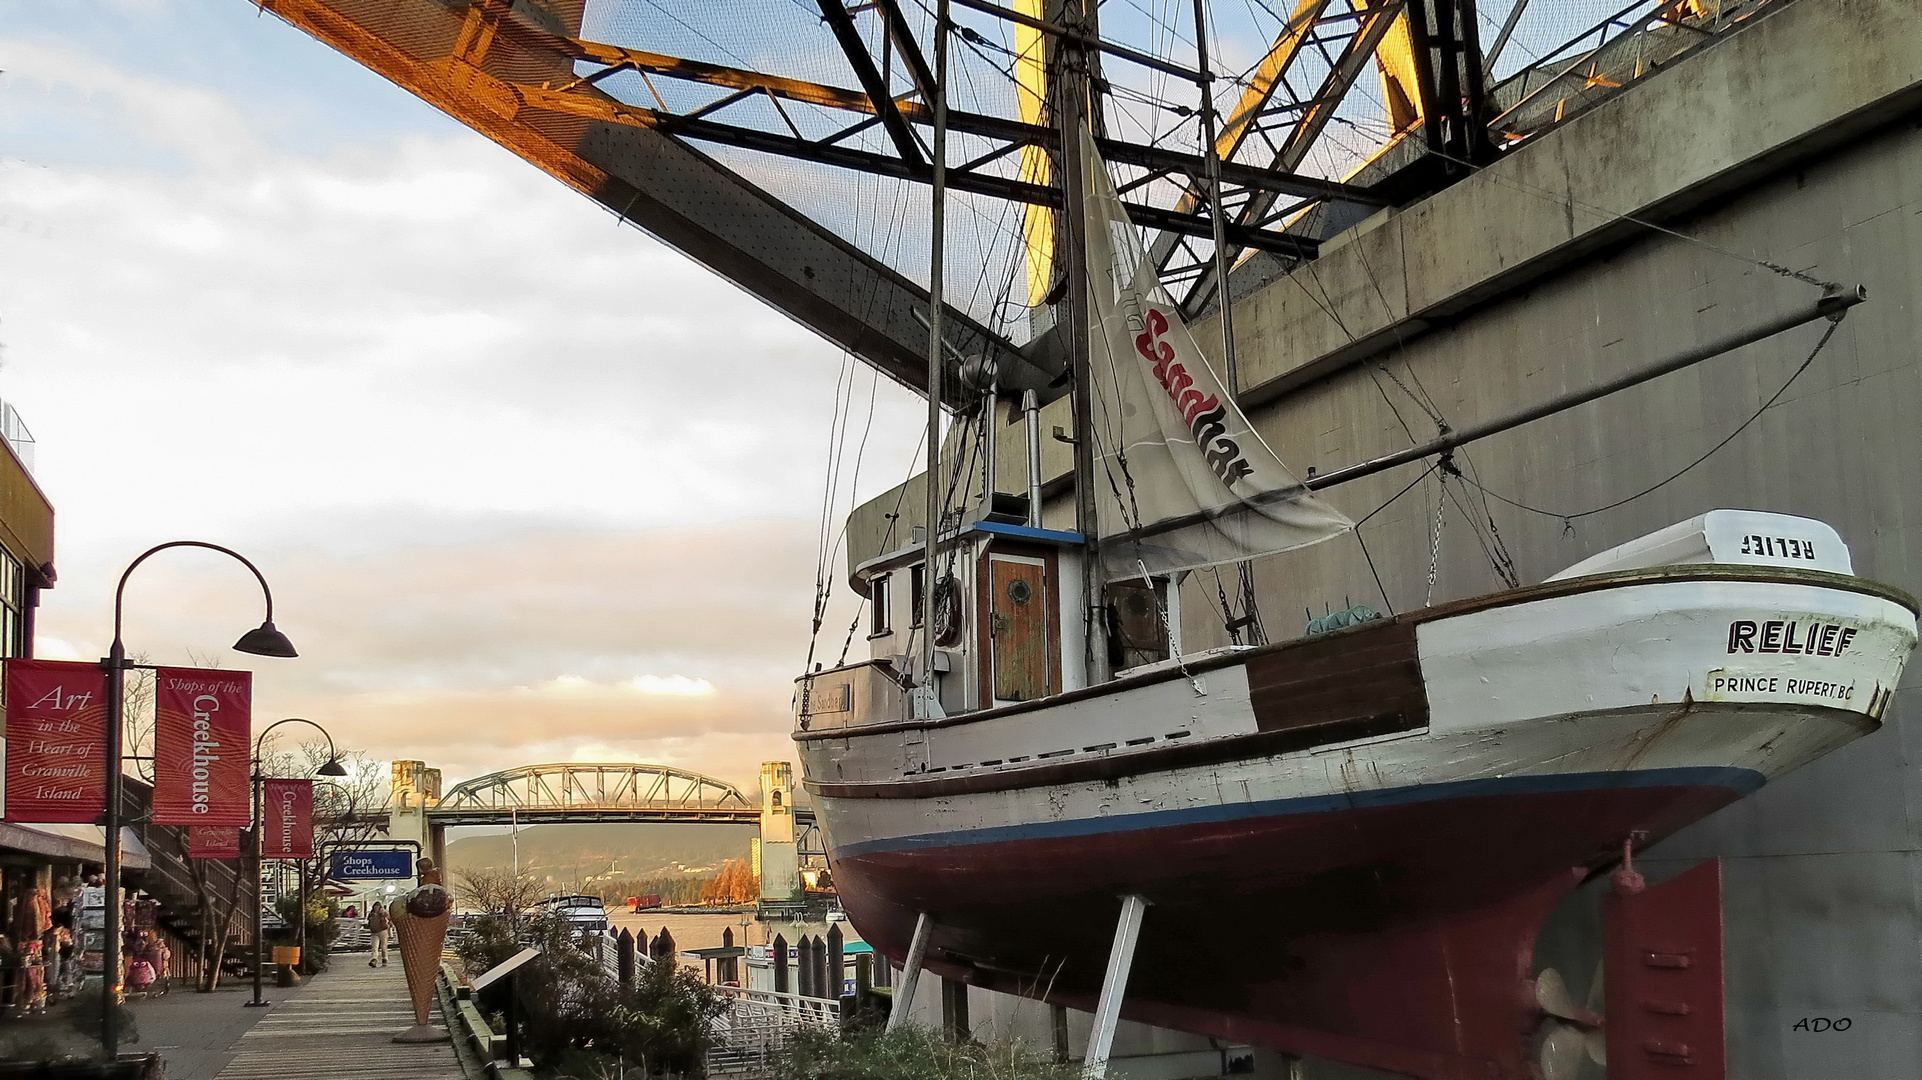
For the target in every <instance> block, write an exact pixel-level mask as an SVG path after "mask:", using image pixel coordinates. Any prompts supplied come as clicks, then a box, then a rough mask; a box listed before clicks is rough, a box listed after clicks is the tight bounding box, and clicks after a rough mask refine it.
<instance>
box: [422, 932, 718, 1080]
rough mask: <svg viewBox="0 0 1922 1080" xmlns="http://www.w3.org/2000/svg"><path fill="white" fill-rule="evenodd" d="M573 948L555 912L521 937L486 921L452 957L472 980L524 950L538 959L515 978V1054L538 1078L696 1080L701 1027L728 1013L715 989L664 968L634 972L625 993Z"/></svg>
mask: <svg viewBox="0 0 1922 1080" xmlns="http://www.w3.org/2000/svg"><path fill="white" fill-rule="evenodd" d="M579 940H580V938H579V935H578V934H577V933H576V932H575V930H574V928H573V927H572V926H570V925H569V924H568V922H567V920H566V919H563V918H561V917H560V916H559V915H558V914H556V913H547V912H543V913H540V914H536V915H533V916H531V917H528V918H526V919H523V920H520V921H519V925H518V928H517V927H516V926H515V923H514V922H513V921H512V920H510V919H508V918H504V917H492V916H483V917H481V918H479V919H476V920H474V922H473V923H472V924H470V926H469V927H468V929H467V931H466V932H465V933H464V934H463V935H462V937H461V939H460V942H459V944H458V945H457V946H456V950H457V953H458V955H459V956H460V958H461V962H462V964H463V965H464V966H465V967H466V969H467V972H468V974H469V976H470V977H472V976H474V975H478V974H481V973H482V972H485V971H486V970H487V969H488V968H490V967H492V966H493V965H495V964H498V963H500V962H501V961H502V960H505V959H507V958H508V957H509V956H512V955H513V954H515V953H517V952H519V951H520V950H521V949H522V948H524V947H527V946H532V947H534V948H537V949H539V950H540V951H541V957H540V959H538V960H534V961H531V962H529V963H528V964H526V965H525V966H523V967H522V968H520V970H518V971H516V972H515V973H514V984H515V994H516V998H517V1000H518V1003H519V1009H518V1012H519V1016H520V1028H521V1046H522V1049H523V1051H524V1052H525V1053H526V1054H527V1056H528V1057H530V1058H533V1059H534V1063H535V1065H536V1066H537V1067H539V1068H541V1069H542V1070H544V1071H548V1072H554V1073H558V1072H565V1073H567V1074H569V1075H589V1074H591V1072H592V1069H593V1066H594V1065H595V1063H596V1062H599V1063H602V1064H607V1065H609V1066H611V1067H614V1068H616V1069H618V1068H620V1067H622V1066H635V1067H638V1068H640V1069H641V1070H642V1072H643V1074H644V1075H648V1076H660V1075H685V1074H698V1072H699V1071H700V1068H701V1063H702V1059H703V1057H704V1055H705V1054H706V1052H707V1046H708V1033H707V1028H708V1023H709V1021H711V1020H712V1019H713V1018H714V1017H715V1016H717V1015H719V1014H720V1012H721V1010H722V1009H723V1008H724V1007H725V1006H724V1004H723V1003H722V1001H721V999H720V996H719V995H718V994H717V993H715V991H714V990H713V988H711V987H709V986H708V985H707V984H706V983H703V982H701V980H700V979H699V977H698V976H696V975H695V974H694V973H693V972H692V971H689V970H687V969H684V968H676V967H672V966H669V965H666V964H641V965H640V967H639V970H638V971H637V972H636V973H635V980H634V985H633V986H632V987H627V988H623V987H622V986H621V985H620V983H619V982H618V981H616V980H615V979H614V977H613V976H612V975H610V974H609V973H608V971H607V969H606V968H605V967H603V966H602V965H601V962H600V959H599V958H598V957H596V956H591V955H589V954H588V953H587V952H586V951H584V950H583V949H582V948H581V947H580V945H579ZM616 1075H618V1073H616Z"/></svg>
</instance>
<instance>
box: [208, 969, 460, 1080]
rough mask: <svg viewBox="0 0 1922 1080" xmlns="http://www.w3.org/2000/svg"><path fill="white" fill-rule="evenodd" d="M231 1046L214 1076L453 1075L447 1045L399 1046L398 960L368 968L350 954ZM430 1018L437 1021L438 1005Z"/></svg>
mask: <svg viewBox="0 0 1922 1080" xmlns="http://www.w3.org/2000/svg"><path fill="white" fill-rule="evenodd" d="M283 993H284V994H285V995H286V996H284V997H282V998H281V1000H280V1002H279V1003H278V1004H276V1005H274V1006H273V1007H272V1008H271V1009H269V1010H267V1012H266V1015H264V1016H262V1017H261V1019H260V1021H259V1022H258V1023H256V1024H255V1025H254V1026H253V1027H252V1028H251V1029H249V1030H248V1031H247V1033H246V1034H245V1035H243V1036H241V1037H240V1041H239V1042H238V1043H236V1044H235V1045H234V1047H233V1049H234V1057H233V1060H232V1061H229V1062H228V1063H227V1066H226V1068H224V1069H222V1070H221V1071H220V1074H219V1076H218V1080H293V1078H296V1077H299V1078H301V1080H460V1077H461V1076H462V1073H461V1067H460V1062H459V1060H458V1059H457V1058H456V1057H455V1056H454V1050H453V1048H452V1047H451V1046H450V1045H449V1044H447V1043H439V1044H436V1045H430V1046H420V1045H402V1044H399V1043H395V1042H393V1041H391V1040H392V1037H393V1035H394V1033H395V1032H397V1031H401V1030H403V1029H405V1028H407V1027H410V1026H412V1024H413V1023H414V1012H413V1007H412V1006H411V1005H409V1004H408V999H407V980H406V979H405V978H404V977H403V976H402V975H401V971H400V964H399V963H398V962H396V963H395V964H394V965H393V966H392V967H386V968H378V969H374V968H369V967H368V966H367V965H366V964H364V963H360V962H358V961H357V960H356V959H355V958H354V957H353V956H352V955H351V954H349V955H347V956H343V957H340V958H339V959H338V960H337V962H336V963H335V964H334V967H333V970H331V971H328V972H327V973H326V974H324V975H320V976H317V977H316V978H315V979H314V980H313V981H312V982H310V983H309V984H308V985H307V986H304V987H302V988H300V989H299V990H295V991H291V992H287V991H283ZM435 1013H436V1015H435V1017H434V1021H435V1023H437V1024H440V1025H441V1026H443V1027H445V1026H446V1024H445V1021H444V1019H443V1018H441V1017H440V1016H439V1015H438V1013H439V1007H438V1006H436V1008H435Z"/></svg>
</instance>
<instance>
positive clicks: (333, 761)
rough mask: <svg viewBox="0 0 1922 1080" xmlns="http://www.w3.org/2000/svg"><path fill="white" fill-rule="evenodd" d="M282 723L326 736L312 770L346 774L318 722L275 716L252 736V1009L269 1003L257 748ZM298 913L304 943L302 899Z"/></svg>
mask: <svg viewBox="0 0 1922 1080" xmlns="http://www.w3.org/2000/svg"><path fill="white" fill-rule="evenodd" d="M282 724H306V725H307V726H308V727H310V728H313V729H314V730H315V731H318V732H320V735H321V737H322V738H324V739H326V740H327V763H326V764H324V765H322V766H321V767H320V768H318V769H315V770H314V771H315V772H316V773H318V774H320V775H321V776H346V775H347V769H346V767H344V766H343V765H341V763H340V751H338V750H336V749H334V737H333V736H332V735H330V734H328V732H327V729H326V728H324V727H321V726H320V725H319V724H316V723H314V722H313V721H312V720H308V719H305V718H303V717H299V716H290V717H288V718H287V719H285V720H276V721H274V722H273V723H271V724H268V725H267V726H266V727H265V728H263V729H262V730H261V732H260V734H259V735H258V736H257V737H256V738H255V739H254V760H253V767H254V776H253V788H254V828H253V833H254V999H253V1000H252V1001H249V1002H247V1003H246V1005H247V1007H248V1008H252V1009H259V1008H265V1007H266V1006H267V1005H269V1004H271V1002H268V1001H267V1000H266V999H264V998H262V997H261V996H260V992H261V982H260V975H261V969H262V968H263V966H264V964H263V961H264V960H265V959H266V953H265V952H264V951H263V950H264V948H265V946H264V945H263V943H262V941H261V938H262V937H263V936H264V935H263V934H262V931H263V930H264V927H263V925H262V923H263V921H264V920H263V918H262V914H261V909H262V906H263V905H264V903H265V900H266V897H265V896H264V895H263V893H262V892H261V887H260V871H261V864H262V863H263V862H265V861H266V860H265V858H264V857H263V856H262V854H261V852H262V847H261V835H260V834H261V833H262V831H264V826H265V821H264V820H263V817H264V815H263V814H262V812H261V805H260V803H261V797H260V788H261V781H262V780H264V779H266V778H265V777H264V776H263V775H262V774H261V771H260V748H261V747H262V746H265V745H266V743H267V735H268V733H269V732H272V731H273V730H274V729H275V728H277V727H279V726H280V725H282ZM275 888H279V886H275ZM302 888H303V889H304V888H305V883H304V882H303V884H302ZM298 914H299V916H300V927H301V938H302V944H303V945H304V944H305V943H306V941H305V939H306V935H307V910H306V906H305V904H304V903H303V904H302V907H301V910H300V911H299V913H298Z"/></svg>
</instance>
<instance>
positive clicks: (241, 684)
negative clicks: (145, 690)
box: [153, 668, 254, 826]
mask: <svg viewBox="0 0 1922 1080" xmlns="http://www.w3.org/2000/svg"><path fill="white" fill-rule="evenodd" d="M154 675H155V678H156V683H155V693H154V738H153V742H154V750H153V756H154V770H153V771H154V786H153V819H154V823H155V824H157V825H235V826H239V825H246V824H247V823H248V820H249V817H250V815H249V814H248V807H247V752H248V749H249V747H250V744H251V740H252V738H253V714H252V710H253V687H254V676H253V673H252V672H249V671H213V670H209V669H207V668H161V669H159V670H158V671H156V672H155V673H154Z"/></svg>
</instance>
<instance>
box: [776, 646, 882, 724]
mask: <svg viewBox="0 0 1922 1080" xmlns="http://www.w3.org/2000/svg"><path fill="white" fill-rule="evenodd" d="M907 716H908V695H907V692H906V691H905V690H903V689H901V681H900V674H899V671H898V669H896V668H895V666H894V664H893V662H891V661H889V660H863V661H861V662H860V663H856V664H848V665H845V666H843V667H837V668H833V669H830V670H828V671H816V672H811V673H809V674H807V675H804V676H802V677H801V679H800V682H799V685H797V686H796V687H795V690H794V721H795V724H796V725H797V726H798V727H799V728H800V729H801V730H802V731H826V730H832V729H834V728H841V727H860V726H862V725H865V724H883V723H889V722H892V721H895V720H904V719H906V718H907Z"/></svg>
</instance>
